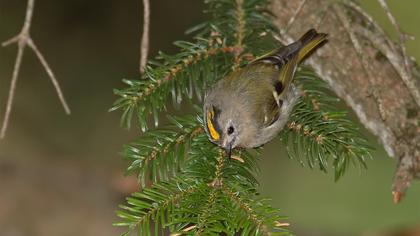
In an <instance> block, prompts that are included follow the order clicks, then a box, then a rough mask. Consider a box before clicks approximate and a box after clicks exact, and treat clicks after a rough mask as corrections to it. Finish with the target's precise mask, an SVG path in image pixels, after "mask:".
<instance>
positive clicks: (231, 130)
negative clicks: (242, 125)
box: [227, 126, 235, 135]
mask: <svg viewBox="0 0 420 236" xmlns="http://www.w3.org/2000/svg"><path fill="white" fill-rule="evenodd" d="M233 131H235V129H234V128H233V127H232V126H229V128H228V129H227V134H228V135H231V134H232V133H233Z"/></svg>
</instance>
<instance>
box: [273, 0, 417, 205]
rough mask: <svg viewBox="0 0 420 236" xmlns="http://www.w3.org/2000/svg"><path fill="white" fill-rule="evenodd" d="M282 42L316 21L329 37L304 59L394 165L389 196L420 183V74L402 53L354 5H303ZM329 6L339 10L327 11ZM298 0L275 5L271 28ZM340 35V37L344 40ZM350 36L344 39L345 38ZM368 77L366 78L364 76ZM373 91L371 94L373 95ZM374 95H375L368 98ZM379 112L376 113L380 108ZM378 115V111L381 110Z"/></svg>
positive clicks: (323, 1)
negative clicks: (325, 43)
mask: <svg viewBox="0 0 420 236" xmlns="http://www.w3.org/2000/svg"><path fill="white" fill-rule="evenodd" d="M306 4H307V5H305V9H306V8H308V9H321V10H322V12H320V11H304V10H302V11H301V12H300V14H299V17H297V18H296V20H295V22H294V23H293V27H291V28H290V29H289V31H288V32H287V33H286V34H283V35H280V40H281V41H282V43H285V44H286V43H290V42H291V41H292V39H296V38H298V37H299V36H300V35H301V34H302V33H303V32H304V31H305V30H306V29H308V28H312V27H314V26H315V24H318V23H319V22H322V23H319V28H317V30H318V31H320V32H325V33H328V34H329V42H328V44H327V45H325V46H324V47H322V48H321V49H320V50H317V52H316V55H313V56H312V57H310V58H308V60H307V63H308V64H309V65H311V67H312V68H313V69H314V71H315V72H316V73H318V75H319V76H320V78H322V79H323V80H325V81H326V82H327V83H328V84H329V85H330V87H331V88H332V89H333V91H334V92H335V93H336V94H337V95H338V96H339V97H341V98H342V99H343V100H344V101H346V102H347V104H348V105H349V106H350V107H351V108H352V109H353V110H354V112H355V114H356V115H357V117H358V118H359V120H360V122H361V123H362V124H363V125H364V126H365V127H366V128H367V129H368V130H369V131H371V132H372V133H373V134H374V135H376V136H377V137H378V139H379V140H380V142H381V144H382V145H383V147H384V149H385V150H386V152H387V153H388V155H390V156H392V157H395V158H396V160H397V161H398V164H397V170H396V172H395V178H394V184H393V188H392V189H393V192H394V193H393V195H394V199H395V200H400V199H401V197H402V196H403V194H404V193H405V191H406V189H407V187H408V186H409V184H410V182H411V180H412V179H414V178H420V128H419V127H418V123H417V122H418V120H419V119H420V110H419V103H418V99H417V95H416V94H420V72H419V71H417V69H416V66H414V65H415V62H413V61H409V65H413V66H410V67H409V70H410V74H411V75H412V76H411V77H410V76H408V73H407V70H406V66H405V64H406V63H405V60H407V59H409V58H407V57H406V56H405V55H404V53H403V52H402V51H401V50H400V49H399V46H398V45H395V44H394V43H393V42H392V41H391V40H390V39H389V37H388V36H387V35H386V34H385V33H384V31H383V30H382V29H381V28H380V27H379V26H378V24H376V23H375V22H374V20H373V19H372V17H370V16H369V15H368V14H367V13H366V12H365V11H363V9H361V8H360V7H359V6H358V5H357V4H356V3H355V2H353V1H350V0H343V1H339V2H333V3H332V2H331V1H330V0H312V1H307V3H306ZM331 4H333V7H334V8H335V9H337V8H338V9H339V15H337V11H330V10H328V11H326V10H325V9H331V8H330V7H329V6H330V5H331ZM298 7H299V2H298V1H288V0H278V1H273V3H272V6H271V11H272V12H275V13H276V17H277V19H276V20H275V24H276V25H277V26H278V28H283V27H284V26H285V25H287V23H288V22H289V21H290V17H292V16H293V12H290V11H287V10H286V9H297V8H298ZM343 36H344V37H343ZM347 36H348V37H347ZM367 73H369V74H370V76H367ZM374 91H375V92H374ZM372 93H374V96H372ZM378 107H380V109H378ZM380 110H381V111H380Z"/></svg>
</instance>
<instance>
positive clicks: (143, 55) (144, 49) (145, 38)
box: [140, 0, 150, 74]
mask: <svg viewBox="0 0 420 236" xmlns="http://www.w3.org/2000/svg"><path fill="white" fill-rule="evenodd" d="M149 27H150V2H149V0H143V35H142V37H141V42H140V74H143V73H144V68H145V67H146V62H147V55H148V53H149Z"/></svg>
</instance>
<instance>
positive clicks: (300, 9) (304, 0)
mask: <svg viewBox="0 0 420 236" xmlns="http://www.w3.org/2000/svg"><path fill="white" fill-rule="evenodd" d="M305 3H306V0H301V1H300V3H299V6H298V7H297V8H296V11H295V12H294V13H293V16H292V17H291V18H290V20H289V21H288V22H287V24H286V26H285V27H284V28H283V29H282V30H281V31H280V33H281V34H282V35H284V34H286V33H287V32H288V31H289V29H290V27H291V26H292V25H293V23H294V22H295V20H296V17H297V16H298V15H299V13H300V11H302V8H303V6H304V5H305Z"/></svg>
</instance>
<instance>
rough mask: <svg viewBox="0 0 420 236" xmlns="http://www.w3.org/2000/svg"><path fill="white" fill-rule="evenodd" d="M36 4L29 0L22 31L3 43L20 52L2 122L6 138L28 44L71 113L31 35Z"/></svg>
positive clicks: (2, 135) (67, 110) (64, 105)
mask: <svg viewBox="0 0 420 236" xmlns="http://www.w3.org/2000/svg"><path fill="white" fill-rule="evenodd" d="M34 4H35V0H28V5H27V8H26V15H25V21H24V24H23V27H22V30H21V32H20V33H19V34H18V35H16V36H14V37H13V38H11V39H9V40H7V41H5V42H3V43H2V46H3V47H6V46H9V45H11V44H13V43H16V44H17V45H18V52H17V55H16V61H15V65H14V68H13V75H12V80H11V83H10V89H9V96H8V99H7V105H6V112H5V113H4V119H3V124H2V128H1V131H0V138H4V137H5V135H6V130H7V127H8V124H9V118H10V113H11V110H12V106H13V99H14V96H15V91H16V82H17V78H18V75H19V71H20V66H21V64H22V57H23V53H24V51H25V48H26V46H28V47H29V48H30V49H32V51H33V52H34V53H35V55H36V56H37V57H38V59H39V61H40V62H41V64H42V66H43V67H44V69H45V71H46V72H47V74H48V76H49V77H50V79H51V82H52V83H53V85H54V87H55V90H56V92H57V94H58V97H59V99H60V101H61V104H62V105H63V107H64V110H65V112H66V113H67V114H70V109H69V106H68V105H67V103H66V101H65V99H64V95H63V93H62V92H61V89H60V86H59V84H58V82H57V79H56V78H55V76H54V73H53V72H52V70H51V68H50V66H49V65H48V63H47V61H46V60H45V58H44V56H43V55H42V53H41V52H40V51H39V49H38V48H37V47H36V45H35V43H34V42H33V40H32V38H31V36H30V28H31V22H32V15H33V10H34Z"/></svg>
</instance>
